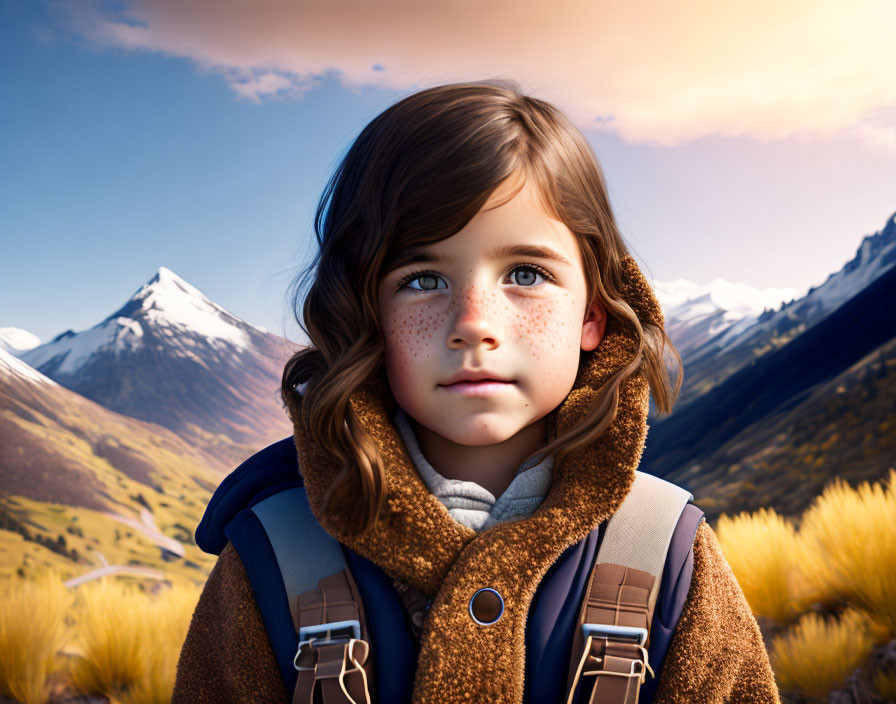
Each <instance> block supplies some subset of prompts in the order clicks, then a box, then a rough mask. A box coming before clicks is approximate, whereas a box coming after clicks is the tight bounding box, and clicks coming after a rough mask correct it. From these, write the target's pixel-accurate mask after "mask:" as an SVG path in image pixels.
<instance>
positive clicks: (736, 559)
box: [716, 509, 800, 621]
mask: <svg viewBox="0 0 896 704" xmlns="http://www.w3.org/2000/svg"><path fill="white" fill-rule="evenodd" d="M716 535H717V537H718V540H719V545H720V546H721V547H722V551H723V552H724V554H725V559H726V560H728V564H729V565H730V566H731V570H732V572H734V574H735V576H736V577H737V581H738V582H739V583H740V586H741V589H743V592H744V596H745V597H746V598H747V603H749V604H750V608H751V610H752V611H753V613H754V614H755V615H756V616H765V617H767V618H771V619H774V620H776V621H789V620H791V619H792V618H794V617H795V616H796V615H797V614H798V613H799V611H800V599H799V595H798V593H797V585H798V581H797V572H796V570H795V569H794V557H795V555H796V554H797V551H798V538H797V532H796V529H795V528H794V526H793V525H792V524H791V523H788V522H787V521H786V520H784V518H783V517H781V516H779V515H778V514H777V513H776V512H775V511H774V510H773V509H769V510H766V509H760V510H759V511H758V512H756V513H754V514H748V513H740V514H738V515H736V516H734V517H733V518H729V517H728V516H725V515H723V516H721V517H720V518H719V521H718V524H717V526H716Z"/></svg>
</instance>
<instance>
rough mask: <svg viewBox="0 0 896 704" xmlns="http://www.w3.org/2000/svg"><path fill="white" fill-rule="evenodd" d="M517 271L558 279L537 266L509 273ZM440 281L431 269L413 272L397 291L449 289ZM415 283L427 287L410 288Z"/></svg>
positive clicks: (525, 285)
mask: <svg viewBox="0 0 896 704" xmlns="http://www.w3.org/2000/svg"><path fill="white" fill-rule="evenodd" d="M517 271H527V272H530V273H531V274H536V275H541V276H542V277H543V278H544V279H545V280H546V281H548V282H551V283H553V282H554V281H556V279H555V278H554V277H553V276H552V275H551V273H550V272H549V271H548V270H547V269H545V268H543V267H540V266H538V265H537V264H517V265H516V266H514V267H513V269H511V270H510V272H509V273H510V274H513V273H514V272H517ZM527 278H528V277H527ZM438 280H442V281H444V279H443V278H442V277H441V276H440V275H439V274H437V273H436V272H434V271H431V270H429V269H423V270H421V271H414V272H411V273H410V274H408V275H407V276H405V277H403V278H402V279H401V281H399V282H398V284H397V285H396V289H397V290H401V289H403V288H407V289H409V290H411V291H419V292H421V293H424V292H426V291H436V290H438V289H439V288H448V286H447V285H446V286H439V285H438ZM413 281H421V282H424V281H425V282H426V285H425V286H423V285H421V287H420V288H418V287H415V286H409V285H408V284H410V283H411V282H413ZM432 283H435V284H436V285H435V287H432V288H430V287H429V286H430V285H431V284H432ZM515 283H516V284H517V285H519V286H522V287H523V288H535V285H533V283H521V282H520V280H519V279H517V280H516V282H515Z"/></svg>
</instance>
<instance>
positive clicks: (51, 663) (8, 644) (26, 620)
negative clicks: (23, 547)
mask: <svg viewBox="0 0 896 704" xmlns="http://www.w3.org/2000/svg"><path fill="white" fill-rule="evenodd" d="M71 601H72V599H71V594H69V592H68V590H67V589H66V588H65V587H64V586H63V585H62V582H61V581H60V580H59V579H58V578H56V576H55V575H53V574H51V573H42V574H40V575H39V576H38V577H37V578H36V579H35V580H33V581H31V582H24V581H21V580H18V581H5V582H4V583H3V585H2V588H0V614H2V616H0V693H2V694H3V695H4V696H6V697H10V698H12V699H14V700H15V701H18V702H24V703H25V704H41V703H42V702H45V701H46V700H47V695H48V692H47V677H48V675H49V674H50V672H52V671H53V670H55V669H56V668H57V667H58V665H59V663H58V660H57V653H58V652H59V650H60V649H61V648H62V647H63V646H64V645H65V640H66V629H65V616H66V613H67V612H68V611H69V610H70V606H71Z"/></svg>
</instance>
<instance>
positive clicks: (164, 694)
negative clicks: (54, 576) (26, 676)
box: [71, 580, 199, 704]
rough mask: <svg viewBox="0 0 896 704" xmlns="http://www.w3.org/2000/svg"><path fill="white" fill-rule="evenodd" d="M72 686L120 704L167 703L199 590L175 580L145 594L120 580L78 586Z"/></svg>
mask: <svg viewBox="0 0 896 704" xmlns="http://www.w3.org/2000/svg"><path fill="white" fill-rule="evenodd" d="M78 590H79V591H81V590H83V591H81V593H80V594H79V595H78V597H79V602H78V606H77V607H76V613H77V635H78V638H77V641H76V642H77V643H78V646H79V649H80V655H81V657H80V658H79V660H78V662H77V663H76V664H75V665H74V667H73V668H72V672H71V682H72V685H73V686H74V687H75V688H76V689H77V690H79V691H81V692H83V693H85V694H101V695H103V696H106V697H108V698H109V699H110V700H112V701H113V702H120V703H121V704H151V703H155V702H159V703H162V702H168V701H170V698H171V690H172V688H173V686H174V675H175V671H176V668H177V658H178V655H179V654H180V649H181V646H182V645H183V642H184V639H185V638H186V635H187V628H188V627H189V624H190V616H191V614H192V613H193V608H194V607H195V605H196V601H197V600H198V598H199V592H198V589H197V588H196V587H194V586H192V585H191V584H188V583H185V582H175V583H173V584H172V586H171V587H170V588H165V589H164V590H163V591H162V592H161V594H160V595H158V596H155V597H149V596H147V595H145V594H143V593H141V592H140V591H139V590H138V589H136V587H135V586H134V585H133V584H130V583H127V582H122V581H117V582H116V581H105V580H103V581H100V582H90V583H88V584H85V585H82V586H81V587H78Z"/></svg>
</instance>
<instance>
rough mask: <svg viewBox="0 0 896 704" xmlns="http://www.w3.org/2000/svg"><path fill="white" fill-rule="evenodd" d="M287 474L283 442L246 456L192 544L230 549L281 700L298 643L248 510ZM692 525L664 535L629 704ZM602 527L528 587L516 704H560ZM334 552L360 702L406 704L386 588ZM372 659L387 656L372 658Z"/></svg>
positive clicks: (655, 646) (675, 596)
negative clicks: (363, 648)
mask: <svg viewBox="0 0 896 704" xmlns="http://www.w3.org/2000/svg"><path fill="white" fill-rule="evenodd" d="M297 469H298V457H297V455H296V448H295V444H294V441H293V438H292V437H289V438H284V439H283V440H281V441H279V442H276V443H274V444H273V445H270V446H268V447H266V448H265V449H264V450H261V451H260V452H258V453H256V454H254V455H253V456H252V457H250V458H249V459H247V460H246V461H245V462H243V463H242V464H241V465H240V466H239V467H237V468H236V469H235V470H234V471H233V472H232V473H231V474H230V475H228V476H227V477H226V478H225V479H224V481H223V482H222V483H221V485H220V486H219V487H218V488H217V490H216V491H215V493H214V495H213V496H212V498H211V500H210V501H209V503H208V506H207V507H206V510H205V515H204V516H203V518H202V521H201V522H200V524H199V527H198V528H197V529H196V543H197V545H199V547H200V548H201V549H202V550H204V551H205V552H208V553H211V554H214V555H220V554H221V551H222V550H223V549H224V546H225V545H226V544H227V541H228V540H230V542H232V543H233V546H234V548H236V551H237V553H239V556H240V559H241V560H242V562H243V565H244V566H245V568H246V572H247V574H248V576H249V581H250V583H251V585H252V591H253V594H254V595H255V601H256V603H257V604H258V609H259V611H260V612H261V616H262V620H263V621H264V624H265V628H266V629H267V633H268V637H269V638H270V641H271V647H272V649H273V651H274V655H275V657H276V659H277V664H278V666H279V669H280V674H281V676H282V677H283V684H284V686H285V688H286V692H287V693H288V696H289V697H290V698H291V697H292V693H293V691H294V690H295V685H296V679H297V672H296V670H295V668H294V667H293V658H294V657H295V654H296V650H297V648H298V642H299V641H298V636H297V634H296V632H295V629H294V627H293V622H292V617H291V616H290V611H289V604H288V602H287V597H286V590H285V588H284V586H283V579H282V577H281V576H280V570H279V568H278V566H277V560H276V558H275V556H274V550H273V548H272V547H271V544H270V542H269V540H268V538H267V533H265V530H264V528H263V527H262V525H261V522H260V521H259V519H258V517H257V516H256V515H255V513H253V512H252V511H251V510H250V509H251V507H252V506H254V505H255V504H256V503H258V502H259V501H262V500H263V499H265V498H267V497H268V496H271V495H272V494H275V493H277V492H280V491H283V490H285V489H291V488H293V487H301V486H303V484H302V478H301V475H300V474H299V473H298V471H297ZM702 518H703V511H701V510H700V509H699V508H697V506H695V505H694V504H690V503H689V504H688V505H687V506H685V509H684V511H683V512H682V514H681V517H680V518H679V521H678V525H677V526H676V528H675V532H674V533H673V535H672V541H671V544H670V545H669V551H668V553H667V555H666V564H665V567H664V569H663V576H662V580H661V583H660V589H659V593H658V595H657V604H656V608H655V610H654V614H653V621H652V624H651V628H650V647H649V648H648V662H649V663H650V666H651V668H653V671H654V673H655V674H656V677H653V678H651V677H649V676H648V679H647V680H646V681H645V682H644V684H643V685H641V693H640V697H639V700H638V701H639V704H650V703H651V702H652V701H653V698H654V695H655V694H656V688H657V684H658V682H659V676H660V671H661V670H662V663H663V660H664V658H665V655H666V651H667V650H668V648H669V644H670V642H671V641H672V636H673V634H674V631H675V626H676V624H677V623H678V618H679V616H680V615H681V611H682V608H683V606H684V602H685V599H686V597H687V594H688V589H689V587H690V583H691V575H692V574H693V569H694V555H693V543H694V537H695V535H696V532H697V526H698V524H699V523H700V520H701V519H702ZM606 525H607V521H605V522H604V523H602V524H601V525H600V526H598V527H597V528H595V529H594V530H593V531H591V533H589V534H588V535H587V536H586V537H585V538H584V539H583V540H581V541H580V542H578V543H576V544H574V545H571V546H570V547H569V548H567V549H566V551H565V552H564V553H563V554H562V555H561V556H560V557H559V558H558V560H557V561H556V562H555V563H554V564H553V565H552V566H551V567H550V569H548V571H547V573H545V576H544V578H543V579H542V580H541V583H540V584H539V585H538V589H537V590H536V592H535V595H534V597H533V599H532V604H531V606H530V609H529V614H528V616H527V620H526V635H525V637H526V674H525V677H524V688H525V689H524V695H523V702H524V703H525V704H529V702H538V703H539V704H541V703H546V704H549V703H554V702H556V703H557V704H565V701H566V691H565V690H566V683H567V675H568V669H569V662H570V658H571V649H572V639H573V632H574V631H573V629H574V628H575V626H576V621H577V620H578V615H579V609H580V607H581V604H582V599H584V596H585V587H586V585H587V581H588V577H589V575H590V573H591V568H592V566H593V564H594V559H595V558H596V556H597V551H598V548H599V547H600V543H601V539H602V538H603V534H604V530H605V528H606ZM341 547H342V551H343V553H344V554H345V557H346V561H347V564H348V566H349V568H350V569H351V572H352V576H353V577H354V578H355V581H356V582H357V585H358V589H359V591H360V592H361V599H362V601H363V603H364V610H365V613H366V616H367V620H368V626H369V629H370V634H371V638H370V639H371V649H370V657H371V658H373V659H374V670H375V672H376V686H377V691H376V692H371V693H370V694H371V699H372V701H375V702H396V703H398V702H409V701H410V700H411V690H412V687H413V682H414V671H415V669H416V664H417V652H418V651H417V648H418V645H417V643H416V641H415V640H414V638H413V636H412V633H411V631H410V628H409V626H408V623H407V617H406V614H405V610H404V606H403V604H402V602H401V598H400V597H399V596H398V593H397V592H396V591H395V589H394V587H393V586H392V579H391V578H390V577H389V576H388V575H387V574H386V573H385V572H383V571H382V570H381V569H380V568H379V567H377V565H375V564H374V563H373V562H370V561H369V560H367V559H365V558H364V557H362V556H360V555H358V554H356V553H354V552H353V551H352V550H350V549H349V548H347V547H346V546H344V545H342V546H341ZM378 653H384V654H388V657H383V658H377V654H378ZM579 689H580V692H579V694H578V696H577V699H576V701H579V699H581V700H582V701H586V697H587V693H585V692H583V691H581V690H582V688H581V687H580V688H579Z"/></svg>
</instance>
